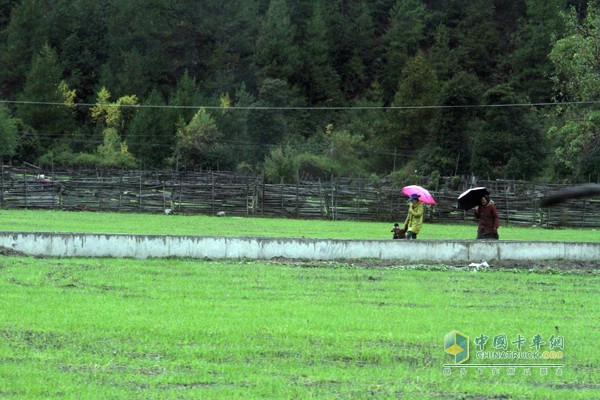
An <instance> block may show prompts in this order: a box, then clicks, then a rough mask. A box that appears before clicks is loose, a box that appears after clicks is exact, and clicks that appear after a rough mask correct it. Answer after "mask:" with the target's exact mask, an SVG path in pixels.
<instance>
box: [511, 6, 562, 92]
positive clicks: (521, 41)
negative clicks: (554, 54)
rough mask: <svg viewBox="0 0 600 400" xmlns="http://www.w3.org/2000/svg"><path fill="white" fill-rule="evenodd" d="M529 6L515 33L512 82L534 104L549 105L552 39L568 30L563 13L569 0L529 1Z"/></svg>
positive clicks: (551, 89) (551, 86) (551, 88)
mask: <svg viewBox="0 0 600 400" xmlns="http://www.w3.org/2000/svg"><path fill="white" fill-rule="evenodd" d="M525 3H526V5H527V15H526V17H525V18H524V20H523V21H522V23H521V24H520V26H519V28H518V30H517V31H516V32H515V34H514V43H515V51H514V52H513V54H512V57H511V63H510V64H511V67H512V71H511V75H510V77H511V82H512V86H513V87H515V89H516V90H517V91H519V92H521V93H523V94H524V95H526V96H527V97H528V98H529V99H530V101H532V102H534V103H540V102H549V101H551V100H552V97H553V85H552V83H551V80H550V77H551V73H552V64H551V62H550V60H549V59H548V54H549V53H550V49H551V46H552V38H553V37H556V36H558V35H560V34H561V32H562V31H563V29H564V27H563V23H562V19H561V18H560V11H561V10H564V9H565V6H566V0H549V1H544V2H542V3H540V2H538V1H534V0H527V1H525Z"/></svg>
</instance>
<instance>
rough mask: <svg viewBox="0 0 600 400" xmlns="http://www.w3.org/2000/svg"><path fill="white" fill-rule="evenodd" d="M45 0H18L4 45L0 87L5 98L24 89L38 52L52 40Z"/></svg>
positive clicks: (1, 51)
mask: <svg viewBox="0 0 600 400" xmlns="http://www.w3.org/2000/svg"><path fill="white" fill-rule="evenodd" d="M44 14H45V7H44V0H30V1H21V2H18V4H16V5H15V6H14V8H13V9H12V10H11V13H10V16H11V18H10V22H9V24H8V26H7V27H6V31H4V32H3V33H2V37H5V38H6V39H5V41H4V42H3V43H2V44H1V45H0V54H1V55H2V56H1V57H0V89H1V90H2V94H3V97H4V98H12V96H14V95H15V94H16V93H18V92H20V91H21V90H22V87H23V83H24V82H25V75H26V74H27V71H28V70H29V67H30V63H31V60H32V58H33V56H34V54H35V53H36V52H38V51H40V50H41V49H42V47H43V46H44V44H46V43H47V42H48V40H47V35H46V26H45V25H44V24H43V23H41V21H43V20H44Z"/></svg>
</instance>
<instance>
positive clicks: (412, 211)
mask: <svg viewBox="0 0 600 400" xmlns="http://www.w3.org/2000/svg"><path fill="white" fill-rule="evenodd" d="M408 202H409V203H410V205H409V206H408V215H407V216H406V221H404V226H407V227H408V230H407V231H406V238H407V239H416V238H417V235H418V234H419V231H421V225H423V203H421V201H420V200H419V195H418V194H411V195H410V197H409V198H408Z"/></svg>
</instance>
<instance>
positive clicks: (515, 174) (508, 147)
mask: <svg viewBox="0 0 600 400" xmlns="http://www.w3.org/2000/svg"><path fill="white" fill-rule="evenodd" d="M483 100H484V102H485V103H484V104H486V105H493V107H486V108H484V111H483V118H482V123H481V124H480V129H479V130H478V131H473V143H472V156H471V169H472V171H473V172H474V173H475V174H476V175H480V176H485V177H486V178H487V177H490V178H492V179H494V178H508V179H531V178H533V177H535V176H536V175H537V174H538V173H539V172H540V171H541V169H542V168H543V167H544V159H545V154H546V147H545V146H544V140H543V136H542V135H541V131H540V129H538V127H537V126H536V124H535V123H534V121H533V120H532V115H533V114H532V109H531V108H529V107H523V106H515V104H523V103H524V101H523V100H522V99H519V98H518V96H517V95H516V94H515V93H514V91H513V89H512V88H511V87H510V86H508V85H506V84H504V85H498V86H495V87H493V88H491V89H490V90H488V91H487V92H486V93H485V94H484V96H483ZM503 106H504V107H503Z"/></svg>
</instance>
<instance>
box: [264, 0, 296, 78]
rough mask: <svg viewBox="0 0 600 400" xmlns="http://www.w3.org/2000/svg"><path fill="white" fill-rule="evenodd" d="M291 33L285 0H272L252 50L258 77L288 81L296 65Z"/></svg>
mask: <svg viewBox="0 0 600 400" xmlns="http://www.w3.org/2000/svg"><path fill="white" fill-rule="evenodd" d="M294 34H295V30H294V27H293V26H292V24H291V21H290V14H289V10H288V7H287V4H286V1H285V0H271V2H270V4H269V9H268V11H267V14H266V16H265V17H264V21H263V22H262V24H261V27H260V30H259V33H258V38H257V40H256V50H255V52H254V64H255V65H256V67H257V68H258V71H257V73H258V75H259V76H260V77H263V78H273V79H281V80H283V81H286V82H287V81H289V79H290V77H291V76H292V75H293V74H294V73H295V71H296V70H297V67H298V61H297V53H298V51H297V48H296V46H295V44H294Z"/></svg>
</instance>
